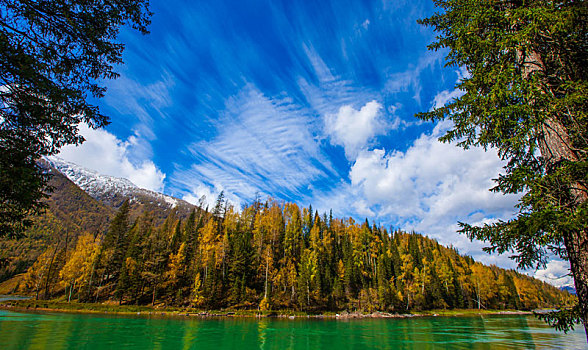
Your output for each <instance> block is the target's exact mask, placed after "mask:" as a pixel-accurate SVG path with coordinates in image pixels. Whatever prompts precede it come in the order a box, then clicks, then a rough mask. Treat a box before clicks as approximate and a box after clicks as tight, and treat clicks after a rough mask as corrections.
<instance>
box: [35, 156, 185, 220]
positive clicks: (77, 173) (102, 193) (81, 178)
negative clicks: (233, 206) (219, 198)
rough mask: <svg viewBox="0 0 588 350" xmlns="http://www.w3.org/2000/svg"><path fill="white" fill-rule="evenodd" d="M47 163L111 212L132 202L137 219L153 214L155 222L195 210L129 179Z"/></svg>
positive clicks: (49, 159)
mask: <svg viewBox="0 0 588 350" xmlns="http://www.w3.org/2000/svg"><path fill="white" fill-rule="evenodd" d="M45 161H46V162H47V163H48V164H49V166H50V167H52V168H55V169H56V170H57V171H59V172H60V173H62V174H64V175H65V176H66V177H67V178H68V179H70V180H71V181H72V182H73V183H75V184H76V185H77V186H79V187H80V188H81V189H82V190H83V191H84V192H86V193H87V194H89V195H90V196H91V197H92V198H94V199H96V200H98V201H100V202H101V203H103V204H104V205H106V206H109V207H111V208H115V209H116V208H118V207H120V206H121V205H122V203H123V202H124V201H125V200H129V202H130V204H131V211H132V212H133V213H135V214H136V215H137V216H138V215H139V214H140V213H142V212H144V211H152V212H154V214H155V217H156V218H160V219H162V220H163V219H164V218H165V217H166V216H167V215H168V214H169V212H170V211H171V210H176V211H177V214H178V215H179V216H180V217H185V216H187V215H189V213H190V212H191V211H192V210H193V209H194V208H195V206H194V205H192V204H190V203H188V202H186V201H184V200H182V199H178V198H175V197H172V196H168V195H165V194H162V193H158V192H155V191H151V190H148V189H145V188H141V187H139V186H137V185H135V184H134V183H132V182H131V181H129V180H127V179H123V178H119V177H115V176H109V175H103V174H100V173H98V172H96V171H93V170H90V169H87V168H84V167H82V166H80V165H77V164H74V163H71V162H68V161H65V160H63V159H61V158H59V157H55V156H51V157H46V158H45Z"/></svg>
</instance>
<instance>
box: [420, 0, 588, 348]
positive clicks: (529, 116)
mask: <svg viewBox="0 0 588 350" xmlns="http://www.w3.org/2000/svg"><path fill="white" fill-rule="evenodd" d="M435 3H436V4H437V5H438V6H439V7H440V8H441V11H440V12H438V13H436V14H435V15H433V16H431V17H430V18H427V19H424V20H422V21H421V23H422V24H425V25H428V26H432V27H433V28H434V29H435V30H436V31H437V32H438V33H439V35H438V37H437V41H436V42H435V43H433V44H432V45H430V49H434V50H437V49H441V48H448V49H449V53H448V55H447V61H448V62H447V65H450V66H457V67H462V68H464V69H465V70H467V72H468V74H467V75H466V76H465V77H464V78H463V79H462V80H461V81H460V82H459V83H458V85H457V88H458V89H460V90H462V91H463V95H462V96H461V97H459V98H456V99H454V100H453V101H451V102H450V103H449V104H447V105H446V106H444V107H441V108H437V109H435V110H433V111H431V112H428V113H422V114H419V115H418V116H419V117H420V118H423V119H426V120H442V119H445V118H447V119H450V120H451V121H452V122H453V123H452V125H453V127H452V128H451V129H450V130H449V131H448V132H447V133H446V135H444V136H443V137H441V140H442V141H457V142H458V145H460V146H462V147H464V148H468V147H471V146H481V147H484V148H489V147H494V148H496V149H497V150H498V154H499V156H500V157H501V158H502V159H503V160H505V161H507V166H506V167H505V172H504V174H501V175H500V176H499V177H498V179H497V185H496V187H494V188H493V189H492V190H493V191H497V192H503V193H523V196H522V197H521V199H520V203H519V205H518V206H517V207H518V209H519V212H518V215H517V216H516V217H515V218H514V219H512V220H508V221H498V222H496V223H493V224H488V225H484V226H482V227H474V226H471V225H467V224H461V226H462V230H461V232H464V233H465V234H467V235H468V236H469V237H470V238H472V239H473V238H477V239H480V240H485V241H488V242H489V243H490V246H489V247H488V248H487V250H488V251H490V252H498V253H504V252H510V251H515V252H516V254H515V255H514V258H515V260H516V261H517V263H518V265H519V266H520V267H521V268H528V267H535V266H541V265H543V264H544V263H545V261H546V259H547V258H548V257H549V256H550V255H549V254H555V255H557V256H559V257H561V258H563V259H566V260H569V262H570V265H571V272H572V275H573V276H574V282H575V285H576V291H577V294H578V299H579V305H578V306H577V307H576V308H574V309H573V310H570V311H568V312H566V313H563V314H561V315H562V316H566V315H575V316H574V317H572V319H573V318H580V319H582V321H583V323H584V326H585V330H586V335H587V337H588V328H586V327H588V325H587V324H588V249H587V248H586V247H587V246H588V180H587V179H588V158H587V157H588V114H587V111H588V40H586V37H587V36H588V21H586V18H587V17H588V7H587V6H586V4H585V2H584V1H568V0H562V1H544V0H537V1H514V0H508V1H500V2H498V1H496V2H482V1H462V0H437V1H435ZM546 318H547V319H548V321H550V322H552V323H555V324H556V325H558V326H561V327H562V328H564V329H568V328H569V327H568V326H569V325H573V323H570V319H569V318H568V319H567V320H566V318H565V317H564V318H559V317H558V316H557V314H551V315H547V317H546ZM560 321H561V322H560Z"/></svg>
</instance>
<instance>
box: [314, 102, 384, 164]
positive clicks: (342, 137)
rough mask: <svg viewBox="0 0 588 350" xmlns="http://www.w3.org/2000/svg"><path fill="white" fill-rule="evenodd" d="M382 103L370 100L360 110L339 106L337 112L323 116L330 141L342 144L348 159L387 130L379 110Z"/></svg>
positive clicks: (352, 157)
mask: <svg viewBox="0 0 588 350" xmlns="http://www.w3.org/2000/svg"><path fill="white" fill-rule="evenodd" d="M381 109H382V105H381V104H379V103H378V102H376V101H375V100H374V101H371V102H368V103H366V104H365V105H364V106H363V107H361V109H360V110H356V109H354V108H353V107H352V106H349V105H346V106H342V107H341V108H339V112H338V113H337V114H327V115H326V116H325V131H326V133H327V135H329V137H330V140H331V143H332V144H334V145H339V146H343V148H344V149H345V155H346V156H347V158H348V159H355V157H356V156H357V155H358V153H359V151H361V150H362V149H363V148H365V147H366V146H367V143H368V142H369V141H370V140H371V139H372V138H373V137H374V136H376V135H381V134H383V133H385V132H386V131H387V130H388V127H389V126H388V125H387V124H386V122H385V121H384V120H383V118H382V116H381V113H380V110H381Z"/></svg>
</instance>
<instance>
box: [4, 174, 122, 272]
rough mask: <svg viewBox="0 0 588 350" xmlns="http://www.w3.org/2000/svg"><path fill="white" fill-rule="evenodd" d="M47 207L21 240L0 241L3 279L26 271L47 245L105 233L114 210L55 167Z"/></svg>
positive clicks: (34, 220)
mask: <svg viewBox="0 0 588 350" xmlns="http://www.w3.org/2000/svg"><path fill="white" fill-rule="evenodd" d="M48 171H49V172H50V173H51V174H52V177H51V180H50V182H49V186H51V187H52V188H53V192H52V193H51V196H50V197H49V198H48V199H47V200H46V201H45V202H46V204H47V208H46V210H45V211H44V212H43V213H41V214H40V215H38V216H37V217H35V218H33V225H32V226H31V227H30V228H29V229H27V231H26V232H25V237H24V238H22V239H19V240H13V239H10V240H6V239H4V240H0V262H2V263H0V281H2V280H5V279H7V278H10V277H11V276H13V275H15V274H19V273H22V272H24V271H25V270H26V269H27V268H28V267H29V266H30V265H31V264H32V263H33V262H34V261H35V260H36V259H37V257H38V256H39V255H40V254H41V253H42V252H43V251H45V250H46V249H47V247H48V246H50V245H53V244H58V243H63V244H65V243H66V241H68V243H69V242H74V241H75V239H76V238H77V237H78V236H79V235H80V234H82V233H84V232H88V233H91V234H93V235H94V236H98V235H101V234H103V233H104V232H105V231H106V230H107V229H108V225H109V222H110V219H111V218H112V216H113V214H114V210H113V209H112V208H110V207H108V206H105V205H104V204H102V203H100V202H98V201H97V200H95V199H94V198H92V197H91V196H90V195H88V194H87V193H86V192H84V191H83V190H82V189H80V188H79V187H78V186H77V185H76V184H74V183H73V182H72V181H70V180H69V179H68V178H67V177H66V176H65V175H63V174H61V173H60V172H59V171H57V170H55V169H48Z"/></svg>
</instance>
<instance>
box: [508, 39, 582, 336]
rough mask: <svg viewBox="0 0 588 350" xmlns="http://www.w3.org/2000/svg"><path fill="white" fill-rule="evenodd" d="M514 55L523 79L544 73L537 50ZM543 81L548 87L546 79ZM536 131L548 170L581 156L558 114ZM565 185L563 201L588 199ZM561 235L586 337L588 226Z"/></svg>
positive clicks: (577, 188)
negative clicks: (566, 192) (568, 195)
mask: <svg viewBox="0 0 588 350" xmlns="http://www.w3.org/2000/svg"><path fill="white" fill-rule="evenodd" d="M516 56H517V60H518V62H519V64H521V66H522V75H523V78H525V79H528V78H529V77H531V75H533V74H535V73H545V65H544V63H543V60H542V58H541V55H540V54H539V53H538V52H537V51H534V50H529V51H528V52H525V53H523V52H522V51H521V50H517V52H516ZM544 84H545V86H549V84H548V83H547V82H546V81H545V82H544ZM545 93H546V92H545ZM529 103H531V104H533V101H529ZM539 131H540V134H539V140H538V141H539V150H540V151H541V156H542V157H543V159H544V160H545V164H546V169H545V170H546V172H547V173H549V172H551V171H553V170H555V169H556V168H557V166H558V164H560V163H561V162H562V161H569V162H578V161H580V160H581V157H580V156H578V154H577V153H576V152H575V151H574V147H573V144H572V140H571V137H570V135H569V133H568V130H567V129H566V127H565V125H564V124H563V123H562V122H561V120H559V119H558V116H557V115H554V116H550V117H548V118H547V119H546V120H545V121H544V122H543V125H542V126H541V130H539ZM568 186H569V187H568V188H567V190H568V191H569V194H570V196H571V198H570V202H569V203H566V204H568V205H570V206H571V207H578V206H580V205H583V204H585V203H586V201H587V200H588V189H587V187H586V184H585V183H581V182H575V183H571V184H569V185H568ZM562 234H563V237H564V244H565V247H566V252H567V255H568V260H569V262H570V269H571V272H572V276H573V277H574V284H575V287H576V293H577V295H578V302H579V305H580V313H581V317H582V320H583V322H584V331H585V332H586V338H587V340H588V229H586V228H584V229H581V230H578V231H568V232H562Z"/></svg>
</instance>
